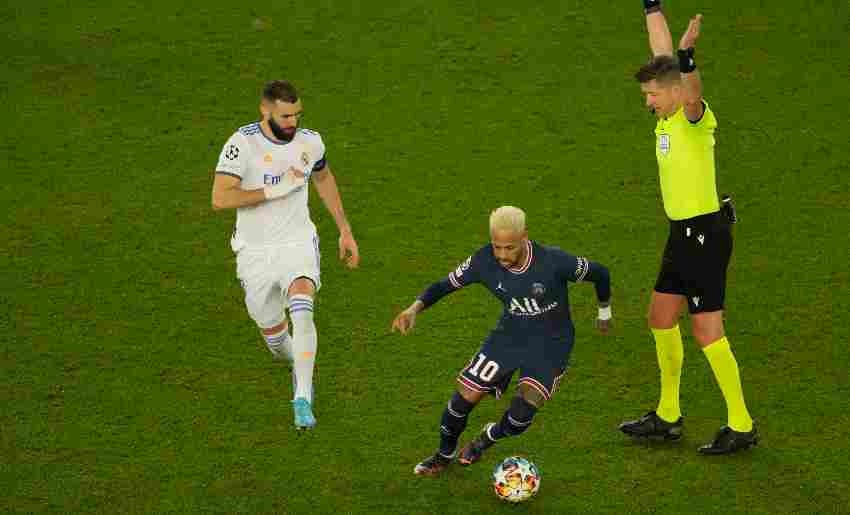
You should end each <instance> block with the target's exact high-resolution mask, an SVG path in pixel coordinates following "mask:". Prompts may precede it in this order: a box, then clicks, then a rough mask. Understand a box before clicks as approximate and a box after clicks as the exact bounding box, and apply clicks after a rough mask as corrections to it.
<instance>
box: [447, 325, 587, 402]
mask: <svg viewBox="0 0 850 515" xmlns="http://www.w3.org/2000/svg"><path fill="white" fill-rule="evenodd" d="M572 348H573V342H572V340H563V339H549V338H522V339H520V338H517V337H513V336H507V335H504V334H500V333H491V334H490V336H488V337H487V339H486V340H484V343H483V344H482V345H481V348H480V349H479V350H478V352H477V353H475V355H474V356H473V357H472V359H471V360H470V361H469V364H468V365H466V367H464V368H463V370H461V372H460V374H459V375H458V377H457V380H458V382H459V383H460V384H462V385H463V386H465V387H466V388H469V389H470V390H473V391H475V392H482V393H490V394H493V395H495V396H496V397H501V396H502V394H503V393H504V392H505V391H506V390H507V388H508V385H510V382H511V378H512V377H513V375H514V372H516V371H517V370H519V383H518V384H523V383H524V384H527V385H528V386H530V387H532V388H534V389H535V390H537V391H538V392H540V394H541V395H542V396H543V397H544V398H545V399H546V400H549V399H550V398H551V397H552V394H554V393H555V390H557V388H558V383H559V382H560V381H561V377H562V376H563V375H564V372H566V369H567V365H568V363H569V358H570V351H571V350H572Z"/></svg>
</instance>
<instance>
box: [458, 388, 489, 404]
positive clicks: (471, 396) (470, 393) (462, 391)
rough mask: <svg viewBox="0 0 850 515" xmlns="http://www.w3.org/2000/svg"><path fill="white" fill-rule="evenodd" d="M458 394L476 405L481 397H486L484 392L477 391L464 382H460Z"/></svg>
mask: <svg viewBox="0 0 850 515" xmlns="http://www.w3.org/2000/svg"><path fill="white" fill-rule="evenodd" d="M456 395H460V396H461V397H462V398H463V400H465V401H466V402H468V403H470V404H472V405H473V406H475V405H476V404H478V403H479V402H480V401H481V399H482V398H483V397H484V393H482V392H476V391H475V390H470V389H469V388H467V387H465V386H463V385H462V384H458V387H457V393H456Z"/></svg>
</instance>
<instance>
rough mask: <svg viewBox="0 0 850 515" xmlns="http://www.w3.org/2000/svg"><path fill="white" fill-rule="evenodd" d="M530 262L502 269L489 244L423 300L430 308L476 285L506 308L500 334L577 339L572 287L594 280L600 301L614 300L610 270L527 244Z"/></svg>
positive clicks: (568, 255) (552, 249) (552, 250)
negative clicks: (572, 284) (572, 310)
mask: <svg viewBox="0 0 850 515" xmlns="http://www.w3.org/2000/svg"><path fill="white" fill-rule="evenodd" d="M526 251H527V252H526V260H525V263H522V264H521V265H520V266H518V267H517V268H514V269H508V268H505V267H504V266H502V265H501V264H500V263H499V261H498V260H497V259H496V256H495V255H494V254H493V247H492V245H486V246H484V247H482V248H481V249H479V250H478V252H476V253H475V254H473V255H472V256H470V257H469V258H467V260H466V261H464V262H463V263H461V264H460V266H458V267H457V269H455V270H454V271H453V272H451V273H450V274H449V275H448V277H447V278H446V279H444V280H442V281H438V282H436V283H434V284H432V285H431V286H430V287H429V288H428V289H427V290H425V292H424V293H423V294H422V295H421V296H420V297H419V300H421V301H422V302H423V303H424V304H425V307H426V308H427V307H428V306H430V305H432V304H434V303H435V302H437V301H438V300H439V299H441V298H442V297H444V296H445V295H448V294H449V293H452V292H455V291H457V290H459V289H461V288H463V287H465V286H468V285H470V284H475V283H479V284H481V285H483V286H484V287H485V288H487V289H488V290H489V291H490V293H492V294H493V295H494V296H495V297H496V298H497V299H499V301H500V302H501V303H502V305H503V306H504V310H503V312H502V316H501V318H500V319H499V323H498V325H497V327H496V329H495V330H494V332H496V333H507V334H509V335H512V336H517V337H518V336H521V335H525V336H536V337H545V338H553V339H559V340H560V339H568V340H572V337H573V333H574V328H573V322H572V318H571V317H570V303H569V295H568V290H567V288H568V286H567V283H569V282H581V281H585V280H588V281H592V282H593V283H594V286H595V287H596V295H597V298H598V300H599V301H600V302H608V301H609V300H610V297H611V287H610V279H609V274H608V269H607V268H605V267H604V266H602V265H600V264H598V263H594V262H592V261H589V260H587V259H585V258H583V257H577V256H573V255H572V254H569V253H567V252H564V251H563V250H561V249H560V248H558V247H549V246H545V245H540V244H538V243H536V242H533V241H528V242H527V248H526Z"/></svg>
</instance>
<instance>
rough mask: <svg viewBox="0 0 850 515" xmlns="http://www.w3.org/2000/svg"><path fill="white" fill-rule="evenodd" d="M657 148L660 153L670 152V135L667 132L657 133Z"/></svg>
mask: <svg viewBox="0 0 850 515" xmlns="http://www.w3.org/2000/svg"><path fill="white" fill-rule="evenodd" d="M658 150H659V151H661V153H662V154H665V155H666V154H667V153H669V152H670V135H669V134H659V135H658Z"/></svg>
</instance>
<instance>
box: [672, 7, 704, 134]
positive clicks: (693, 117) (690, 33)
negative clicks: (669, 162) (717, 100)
mask: <svg viewBox="0 0 850 515" xmlns="http://www.w3.org/2000/svg"><path fill="white" fill-rule="evenodd" d="M701 26H702V15H701V14H697V15H696V16H694V17H693V18H691V20H690V22H688V28H687V30H686V31H685V33H684V34H682V39H680V40H679V50H678V51H677V55H678V56H679V71H680V72H681V73H682V91H683V92H684V94H683V99H682V104H683V105H684V109H685V116H687V118H688V120H690V121H692V122H696V121H698V120H699V119H700V118H702V114H703V111H704V109H705V106H704V105H703V103H702V78H701V77H700V74H699V70H697V65H696V61H694V48H695V47H696V43H697V39H698V38H699V32H700V27H701Z"/></svg>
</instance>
